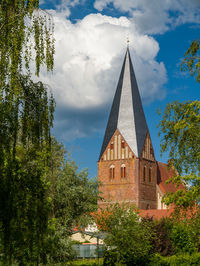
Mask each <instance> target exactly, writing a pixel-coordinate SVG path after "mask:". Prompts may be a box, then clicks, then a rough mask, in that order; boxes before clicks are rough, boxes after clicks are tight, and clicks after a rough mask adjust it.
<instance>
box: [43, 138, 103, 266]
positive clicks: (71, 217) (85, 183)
mask: <svg viewBox="0 0 200 266" xmlns="http://www.w3.org/2000/svg"><path fill="white" fill-rule="evenodd" d="M51 153H52V157H51V164H50V168H49V169H50V171H49V175H48V180H49V183H50V187H49V193H48V197H49V199H50V202H51V215H50V217H49V223H50V225H49V229H52V230H50V231H49V235H48V238H47V253H48V261H49V262H50V263H53V264H56V263H64V262H65V261H69V260H71V259H73V258H74V256H75V253H74V252H73V250H72V247H71V246H72V244H73V242H72V241H70V236H71V234H72V227H73V226H80V227H81V226H86V225H87V224H88V222H89V221H91V219H92V217H91V212H94V211H95V210H96V209H97V198H98V184H97V182H96V181H95V180H91V179H90V180H89V179H88V173H87V171H86V170H82V171H80V172H79V171H78V167H77V166H76V164H75V163H74V162H73V161H71V160H70V159H69V157H66V152H65V149H64V147H63V145H62V144H60V143H58V142H57V141H56V140H55V139H54V138H52V142H51Z"/></svg>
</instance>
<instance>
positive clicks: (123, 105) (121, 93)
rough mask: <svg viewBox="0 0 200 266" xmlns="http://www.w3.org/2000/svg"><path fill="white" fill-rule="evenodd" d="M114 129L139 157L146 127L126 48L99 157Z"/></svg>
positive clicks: (146, 130)
mask: <svg viewBox="0 0 200 266" xmlns="http://www.w3.org/2000/svg"><path fill="white" fill-rule="evenodd" d="M116 129H118V130H119V131H120V133H121V134H122V136H123V137H124V139H125V141H126V142H127V144H128V145H129V147H130V148H131V149H132V151H133V152H134V154H135V155H136V156H137V157H140V155H141V152H142V148H143V146H144V141H145V138H146V135H147V132H148V127H147V123H146V119H145V115H144V111H143V108H142V102H141V98H140V94H139V90H138V86H137V81H136V78H135V73H134V70H133V65H132V62H131V57H130V53H129V49H128V48H127V51H126V55H125V58H124V62H123V66H122V70H121V74H120V77H119V82H118V85H117V90H116V93H115V97H114V100H113V104H112V108H111V112H110V116H109V119H108V124H107V128H106V132H105V136H104V140H103V145H102V148H101V153H100V157H99V158H101V156H102V154H103V153H104V151H105V149H106V147H107V145H108V143H109V141H110V139H111V137H112V136H113V134H114V132H115V131H116Z"/></svg>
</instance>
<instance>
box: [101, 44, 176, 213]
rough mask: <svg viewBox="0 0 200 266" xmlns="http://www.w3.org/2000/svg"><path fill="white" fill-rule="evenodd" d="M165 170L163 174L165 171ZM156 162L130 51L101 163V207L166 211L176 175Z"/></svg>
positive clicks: (127, 55)
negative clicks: (127, 205) (171, 180)
mask: <svg viewBox="0 0 200 266" xmlns="http://www.w3.org/2000/svg"><path fill="white" fill-rule="evenodd" d="M163 169H164V170H163ZM173 173H174V172H173V171H172V170H170V171H168V170H167V165H166V164H163V163H160V162H157V161H156V159H155V155H154V150H153V145H152V142H151V137H150V133H149V129H148V126H147V123H146V119H145V115H144V111H143V107H142V101H141V98H140V94H139V90H138V85H137V81H136V77H135V73H134V69H133V64H132V61H131V57H130V52H129V49H128V48H127V51H126V54H125V58H124V62H123V65H122V70H121V74H120V77H119V81H118V85H117V89H116V93H115V96H114V99H113V103H112V107H111V111H110V115H109V119H108V123H107V127H106V131H105V135H104V139H103V144H102V148H101V152H100V156H99V161H98V180H99V181H100V184H101V185H100V188H99V189H100V191H101V197H102V198H103V199H104V200H101V201H99V202H98V204H99V206H100V207H104V206H106V204H108V203H115V202H119V203H122V202H128V203H134V204H135V205H136V206H137V207H138V208H140V209H166V206H165V205H164V203H162V198H163V196H164V194H165V193H166V192H167V191H173V190H174V189H176V188H175V186H174V185H172V184H170V185H166V184H165V180H167V179H168V178H169V177H170V176H172V175H173Z"/></svg>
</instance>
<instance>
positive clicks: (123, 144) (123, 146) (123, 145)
mask: <svg viewBox="0 0 200 266" xmlns="http://www.w3.org/2000/svg"><path fill="white" fill-rule="evenodd" d="M124 148H125V143H124V141H123V140H122V149H124Z"/></svg>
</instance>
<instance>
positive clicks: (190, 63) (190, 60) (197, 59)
mask: <svg viewBox="0 0 200 266" xmlns="http://www.w3.org/2000/svg"><path fill="white" fill-rule="evenodd" d="M181 70H184V71H186V70H188V71H189V72H190V74H191V75H192V76H196V81H197V82H200V40H194V41H193V42H192V43H191V45H190V47H189V49H188V50H187V51H186V53H185V55H184V60H183V62H182V64H181Z"/></svg>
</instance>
